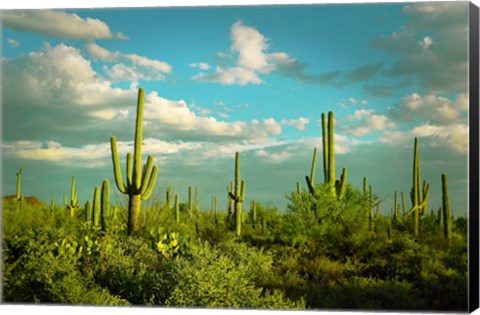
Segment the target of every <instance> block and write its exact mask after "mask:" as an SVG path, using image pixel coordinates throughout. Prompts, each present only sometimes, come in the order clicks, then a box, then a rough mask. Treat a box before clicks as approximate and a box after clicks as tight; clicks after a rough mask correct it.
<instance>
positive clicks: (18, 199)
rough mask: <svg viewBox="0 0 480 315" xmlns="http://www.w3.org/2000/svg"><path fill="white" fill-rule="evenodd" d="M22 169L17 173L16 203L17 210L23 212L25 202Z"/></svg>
mask: <svg viewBox="0 0 480 315" xmlns="http://www.w3.org/2000/svg"><path fill="white" fill-rule="evenodd" d="M21 189H22V168H21V167H20V169H19V170H18V173H17V191H16V195H15V201H16V202H17V210H18V211H21V210H22V201H23V196H22V191H21Z"/></svg>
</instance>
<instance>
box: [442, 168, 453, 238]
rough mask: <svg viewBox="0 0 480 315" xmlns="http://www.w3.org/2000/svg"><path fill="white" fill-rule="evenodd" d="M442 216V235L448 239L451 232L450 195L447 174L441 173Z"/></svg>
mask: <svg viewBox="0 0 480 315" xmlns="http://www.w3.org/2000/svg"><path fill="white" fill-rule="evenodd" d="M442 216H443V223H444V224H443V235H445V238H446V239H450V237H451V234H452V212H451V209H450V196H449V194H448V175H447V174H442Z"/></svg>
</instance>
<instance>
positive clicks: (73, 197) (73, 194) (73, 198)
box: [63, 176, 80, 218]
mask: <svg viewBox="0 0 480 315" xmlns="http://www.w3.org/2000/svg"><path fill="white" fill-rule="evenodd" d="M63 203H64V204H65V206H66V207H67V210H68V213H69V216H70V218H73V217H74V216H75V209H77V208H78V207H79V206H80V201H79V200H77V189H76V188H75V176H73V177H72V189H71V191H70V201H67V196H66V195H65V194H64V195H63Z"/></svg>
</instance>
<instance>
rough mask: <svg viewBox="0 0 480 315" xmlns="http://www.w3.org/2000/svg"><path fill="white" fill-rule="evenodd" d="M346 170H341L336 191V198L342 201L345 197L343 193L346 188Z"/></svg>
mask: <svg viewBox="0 0 480 315" xmlns="http://www.w3.org/2000/svg"><path fill="white" fill-rule="evenodd" d="M346 183H347V169H346V168H343V169H342V176H341V177H340V186H339V189H338V194H337V197H338V199H342V198H343V197H344V196H345V191H346V187H347V184H346Z"/></svg>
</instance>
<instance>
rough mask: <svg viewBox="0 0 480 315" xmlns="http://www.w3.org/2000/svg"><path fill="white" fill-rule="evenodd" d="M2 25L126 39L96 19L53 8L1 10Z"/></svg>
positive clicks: (45, 32) (54, 33)
mask: <svg viewBox="0 0 480 315" xmlns="http://www.w3.org/2000/svg"><path fill="white" fill-rule="evenodd" d="M2 22H3V24H4V26H7V27H11V28H13V29H16V30H20V31H26V32H33V33H39V34H43V35H48V36H56V37H63V38H70V39H84V40H92V39H99V38H117V39H126V36H125V35H123V34H121V33H116V34H114V33H112V32H111V31H110V28H109V27H108V25H107V24H106V23H105V22H103V21H100V20H98V19H92V18H88V17H87V18H85V19H82V18H81V17H79V16H78V15H76V14H73V13H66V12H63V11H53V10H25V11H23V10H12V11H4V12H2Z"/></svg>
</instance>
